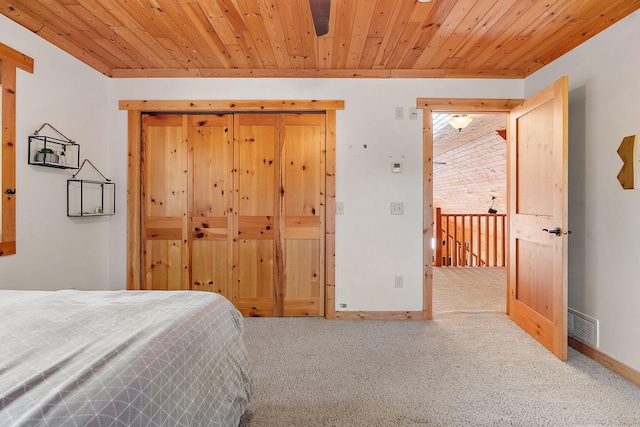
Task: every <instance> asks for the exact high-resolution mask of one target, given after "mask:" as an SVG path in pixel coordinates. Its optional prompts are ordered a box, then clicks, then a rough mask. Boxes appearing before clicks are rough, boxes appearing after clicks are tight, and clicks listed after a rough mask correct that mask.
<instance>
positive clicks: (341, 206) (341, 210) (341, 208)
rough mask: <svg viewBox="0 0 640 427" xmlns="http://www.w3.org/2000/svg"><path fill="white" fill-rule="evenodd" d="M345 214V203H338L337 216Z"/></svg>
mask: <svg viewBox="0 0 640 427" xmlns="http://www.w3.org/2000/svg"><path fill="white" fill-rule="evenodd" d="M342 214H344V202H336V215H342Z"/></svg>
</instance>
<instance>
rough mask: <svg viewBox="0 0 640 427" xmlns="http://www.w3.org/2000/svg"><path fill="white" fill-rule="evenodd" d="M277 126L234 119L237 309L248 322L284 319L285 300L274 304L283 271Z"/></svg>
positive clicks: (253, 118) (253, 117) (257, 117)
mask: <svg viewBox="0 0 640 427" xmlns="http://www.w3.org/2000/svg"><path fill="white" fill-rule="evenodd" d="M278 122H279V116H278V115H277V114H241V115H236V116H235V123H234V139H235V145H234V172H235V177H234V178H235V179H234V201H233V206H234V207H233V213H234V226H233V227H234V228H233V232H234V245H233V286H234V288H235V290H234V299H233V303H234V304H235V306H236V307H237V308H238V310H240V312H242V314H243V315H245V316H278V315H279V314H280V313H282V307H281V303H282V298H276V293H277V292H278V289H277V284H278V277H279V270H281V269H282V268H283V267H282V265H283V258H282V253H281V252H280V253H279V252H278V251H277V249H278V248H276V242H277V237H278V236H277V230H278V227H279V222H278V193H279V189H280V187H279V170H280V164H279V163H280V162H279V157H278V140H279V135H280V128H279V124H278ZM276 303H278V304H279V305H280V306H279V307H277V306H276Z"/></svg>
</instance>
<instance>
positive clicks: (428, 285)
mask: <svg viewBox="0 0 640 427" xmlns="http://www.w3.org/2000/svg"><path fill="white" fill-rule="evenodd" d="M523 102H524V100H523V99H497V98H496V99H493V98H418V99H417V101H416V105H417V107H418V108H420V109H422V112H423V114H422V123H423V126H422V141H423V145H422V152H423V182H422V194H423V196H422V197H423V208H422V210H423V220H422V221H423V233H422V243H423V258H424V259H423V261H424V276H423V281H422V285H423V303H422V304H423V305H422V316H423V318H424V319H432V318H433V293H432V290H433V261H432V260H431V238H432V236H433V120H432V115H431V113H433V112H434V111H442V112H451V113H455V112H461V111H465V112H482V113H500V112H502V113H508V112H510V111H511V110H512V109H513V108H515V107H517V106H518V105H520V104H522V103H523ZM508 202H509V201H507V203H508ZM507 233H508V231H507ZM507 286H508V285H507ZM508 292H509V289H507V301H508V295H509V294H508ZM507 310H508V307H507Z"/></svg>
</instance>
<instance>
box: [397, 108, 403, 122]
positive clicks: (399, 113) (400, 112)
mask: <svg viewBox="0 0 640 427" xmlns="http://www.w3.org/2000/svg"><path fill="white" fill-rule="evenodd" d="M403 119H404V109H403V108H402V107H396V120H403Z"/></svg>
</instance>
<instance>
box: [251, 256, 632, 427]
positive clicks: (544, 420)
mask: <svg viewBox="0 0 640 427" xmlns="http://www.w3.org/2000/svg"><path fill="white" fill-rule="evenodd" d="M434 275H435V281H434V310H435V312H434V320H432V321H417V320H413V321H411V320H409V321H406V320H404V321H403V320H393V321H381V320H377V321H376V320H356V321H347V320H337V321H329V320H324V319H322V318H245V319H244V320H245V334H246V335H245V336H246V343H247V347H248V349H249V354H250V356H251V359H252V363H253V372H254V385H255V395H254V396H253V399H252V400H251V402H250V404H249V408H248V409H247V412H246V413H245V415H244V416H243V418H242V420H241V423H240V426H241V427H294V426H295V427H316V426H317V427H321V426H322V427H326V426H335V427H342V426H344V427H360V426H362V427H387V426H389V427H404V426H443V427H455V426H473V427H485V426H487V427H488V426H495V427H500V426H526V427H530V426H575V427H577V426H610V427H617V426H640V387H638V386H636V385H635V384H633V383H631V382H629V381H627V380H625V379H624V378H622V377H620V376H618V375H617V374H615V373H613V372H611V371H610V370H608V369H606V368H604V367H603V366H601V365H599V364H598V363H596V362H594V361H593V360H591V359H589V358H587V357H586V356H584V355H582V354H580V353H578V352H576V351H575V350H573V349H571V348H570V349H569V361H568V362H566V363H565V362H561V361H559V360H558V359H557V358H556V357H555V356H553V355H552V354H551V353H550V352H548V351H547V350H546V349H544V348H543V347H542V346H540V345H539V344H538V343H537V342H536V341H535V340H534V339H533V338H531V337H530V336H529V335H528V334H526V333H525V332H524V331H523V330H522V329H520V328H519V327H518V326H517V325H515V324H514V323H513V322H512V321H511V320H510V319H509V318H508V317H507V316H506V314H504V311H505V302H506V296H505V293H506V284H505V283H506V282H505V272H504V270H501V269H471V268H456V269H445V268H440V269H437V270H436V271H435V273H434Z"/></svg>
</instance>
